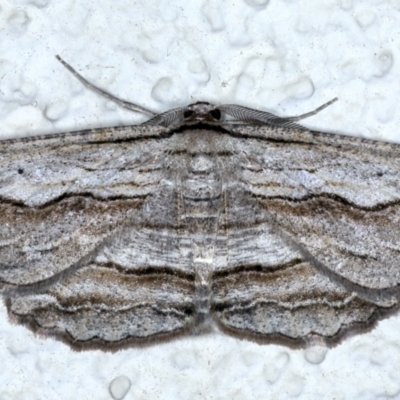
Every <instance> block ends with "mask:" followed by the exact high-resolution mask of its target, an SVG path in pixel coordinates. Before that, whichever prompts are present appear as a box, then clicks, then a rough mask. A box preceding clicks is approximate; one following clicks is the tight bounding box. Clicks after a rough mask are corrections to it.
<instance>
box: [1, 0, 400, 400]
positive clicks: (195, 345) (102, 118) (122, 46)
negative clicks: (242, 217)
mask: <svg viewBox="0 0 400 400" xmlns="http://www.w3.org/2000/svg"><path fill="white" fill-rule="evenodd" d="M55 54H60V55H61V56H62V57H63V58H64V59H65V60H66V61H68V62H69V63H71V64H72V65H73V66H74V67H75V68H77V69H78V70H79V71H80V73H82V74H83V75H84V76H85V77H86V78H88V79H90V80H91V81H92V82H94V83H96V84H97V85H99V86H101V87H103V88H105V89H107V90H108V91H110V92H112V93H113V94H115V95H118V96H119V97H121V98H125V99H128V100H130V101H133V102H136V103H138V104H140V105H142V106H144V107H147V108H150V109H152V110H154V111H165V110H167V109H169V108H171V107H178V106H182V105H185V104H188V103H192V102H195V101H198V100H205V101H210V102H214V103H237V104H241V105H245V106H249V107H255V108H259V109H264V110H266V111H270V112H274V113H277V114H279V115H296V114H301V113H304V112H307V111H310V110H312V109H314V108H315V107H317V106H319V105H320V104H322V103H324V102H326V101H328V100H330V99H331V98H333V97H335V96H338V97H339V102H337V103H335V104H334V105H333V106H331V107H330V108H328V109H327V110H325V111H323V112H322V113H321V114H319V115H318V116H315V117H313V118H310V119H309V120H306V121H305V122H304V124H305V125H307V126H310V127H313V128H315V129H320V130H325V131H333V132H340V133H344V134H354V135H359V136H364V137H368V138H375V139H381V140H392V141H397V142H400V131H399V127H400V109H399V103H400V101H399V100H400V69H399V66H398V62H399V58H400V57H399V56H400V3H398V2H397V1H393V0H392V1H389V0H388V1H372V0H364V1H362V2H361V1H354V2H353V1H351V0H342V1H340V0H337V1H334V0H318V1H315V0H309V1H305V0H303V1H301V0H300V1H294V0H270V1H268V0H242V1H236V0H233V1H221V0H214V1H212V0H208V1H206V0H203V1H198V2H188V1H184V0H163V1H160V0H157V1H154V0H147V1H145V2H136V1H132V0H114V1H102V0H98V1H96V2H91V1H81V2H79V1H73V0H64V1H60V0H58V1H56V0H1V2H0V125H1V129H0V133H1V136H2V137H16V136H26V135H34V134H37V133H51V132H62V131H68V130H79V129H85V128H88V127H100V126H113V125H122V124H130V123H138V122H141V121H143V120H144V117H142V116H139V115H137V114H134V113H131V112H128V111H125V110H122V109H120V108H118V107H116V106H115V105H114V104H112V103H111V102H109V101H107V100H105V99H103V98H100V97H98V96H97V95H95V94H93V93H91V92H90V91H88V90H86V89H85V88H84V87H83V86H82V85H81V84H80V83H79V82H78V81H77V80H75V78H74V77H73V76H72V75H71V74H69V73H68V72H67V71H66V70H65V69H64V68H63V67H62V66H61V64H60V63H58V62H57V60H56V59H55V58H54V55H55ZM0 312H1V313H0V318H1V321H0V360H1V366H0V371H1V372H0V400H11V399H12V400H14V399H29V400H31V399H40V400H42V399H61V400H63V399H80V400H83V399H112V398H115V399H122V398H124V399H135V400H136V399H174V400H179V399H215V400H217V399H228V398H229V399H246V400H248V399H267V398H271V399H272V398H273V399H288V398H289V399H290V398H300V399H319V398H324V399H375V398H378V397H379V398H382V397H383V398H400V373H399V365H400V316H396V317H392V318H390V319H387V320H385V321H382V322H381V323H379V325H378V327H377V328H375V329H374V330H373V331H371V332H370V333H367V334H363V335H359V336H355V337H352V338H350V339H348V340H346V341H344V342H343V343H342V344H341V345H339V346H337V347H335V348H334V349H329V350H328V349H323V348H320V347H314V348H310V349H307V350H290V349H287V348H284V347H281V346H275V345H267V346H260V345H257V344H254V343H250V342H245V341H238V340H236V339H232V338H230V337H227V336H223V335H222V334H221V335H218V334H213V335H209V336H206V337H196V338H193V337H192V338H190V337H189V338H186V339H181V340H176V341H173V342H171V343H167V344H162V345H156V346H152V347H148V348H144V349H129V350H124V351H120V352H118V353H116V354H109V353H103V352H101V351H86V352H83V353H76V352H73V351H71V350H70V349H69V348H68V347H67V346H66V345H64V344H63V343H60V342H56V341H54V340H52V339H41V338H38V337H35V336H34V335H33V334H32V333H31V332H30V331H28V330H27V329H25V328H23V327H20V326H16V325H11V324H10V323H9V322H8V320H7V315H6V310H5V307H4V306H1V309H0ZM124 396H125V397H124Z"/></svg>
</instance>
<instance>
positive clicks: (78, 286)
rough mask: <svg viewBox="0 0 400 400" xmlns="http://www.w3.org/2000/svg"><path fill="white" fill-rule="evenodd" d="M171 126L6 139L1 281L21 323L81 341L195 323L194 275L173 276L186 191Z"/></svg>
mask: <svg viewBox="0 0 400 400" xmlns="http://www.w3.org/2000/svg"><path fill="white" fill-rule="evenodd" d="M164 133H165V129H163V128H159V127H150V128H149V127H131V129H129V128H110V129H108V130H107V129H100V130H94V131H87V132H81V134H77V133H73V134H67V135H61V136H58V137H48V138H43V139H42V138H37V139H36V140H33V141H32V140H27V141H12V142H2V143H0V208H1V210H0V240H1V246H0V280H1V283H2V288H3V289H5V290H7V296H6V303H7V306H8V310H9V314H10V316H11V318H12V319H14V320H16V321H19V322H22V323H24V324H26V325H28V326H30V327H31V328H32V329H33V330H35V331H38V332H41V333H44V334H46V335H55V336H58V337H61V338H62V339H63V340H65V341H67V342H68V343H70V344H71V345H72V346H73V347H76V348H81V347H101V346H107V345H114V347H115V345H116V346H120V345H123V344H124V343H125V342H128V341H129V340H130V339H131V340H132V341H134V342H135V341H137V342H138V343H139V342H141V341H148V340H149V338H150V339H151V338H165V337H168V336H169V335H170V334H176V333H179V332H180V331H184V330H185V329H187V326H188V324H189V323H190V313H191V298H192V297H191V295H192V291H193V284H192V280H193V278H192V277H191V276H190V274H189V275H188V274H185V273H184V269H181V270H180V271H181V272H179V271H177V272H176V273H175V272H174V268H176V267H177V265H178V264H179V261H180V264H182V261H181V259H180V255H179V254H178V253H179V251H178V250H179V246H178V244H177V242H176V239H175V240H174V238H173V237H171V236H173V232H172V235H171V232H170V231H169V230H171V229H172V228H173V226H172V225H173V224H174V223H175V220H177V218H175V219H174V217H173V215H174V212H175V211H174V210H175V208H176V199H175V197H176V194H175V192H174V190H175V189H174V187H173V185H172V186H171V184H170V182H171V181H170V179H169V177H168V176H167V174H168V162H169V158H168V157H169V153H170V151H171V148H170V139H169V137H164V139H163V140H160V137H161V136H162V135H163V134H164ZM172 147H175V145H172ZM157 246H161V247H162V249H161V250H160V249H159V248H158V247H157ZM167 293H169V294H170V295H169V296H168V299H167V298H166V297H165V296H166V294H167Z"/></svg>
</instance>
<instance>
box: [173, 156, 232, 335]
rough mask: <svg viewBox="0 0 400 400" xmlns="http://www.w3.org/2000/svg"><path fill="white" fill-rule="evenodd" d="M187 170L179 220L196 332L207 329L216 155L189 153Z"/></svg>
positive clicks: (217, 202) (219, 203)
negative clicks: (185, 238)
mask: <svg viewBox="0 0 400 400" xmlns="http://www.w3.org/2000/svg"><path fill="white" fill-rule="evenodd" d="M186 165H187V170H186V172H185V173H184V174H183V176H182V180H181V200H182V214H181V221H182V226H183V227H184V231H185V234H187V236H188V237H189V240H190V247H191V264H192V269H193V271H194V274H195V283H194V284H195V299H194V306H195V316H194V318H195V320H194V326H195V330H194V331H195V332H201V331H203V330H206V329H208V321H210V319H209V317H208V316H209V310H210V298H211V277H212V272H213V265H214V260H215V250H216V249H215V248H216V240H217V232H218V227H219V225H220V216H221V214H222V211H223V204H224V203H223V190H222V180H221V175H220V170H219V168H217V159H216V157H215V155H213V154H209V153H202V152H199V153H195V154H193V153H192V154H189V156H188V158H187V164H186Z"/></svg>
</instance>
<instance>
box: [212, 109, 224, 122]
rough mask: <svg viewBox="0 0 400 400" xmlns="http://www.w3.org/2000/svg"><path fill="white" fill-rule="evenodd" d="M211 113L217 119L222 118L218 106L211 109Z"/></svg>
mask: <svg viewBox="0 0 400 400" xmlns="http://www.w3.org/2000/svg"><path fill="white" fill-rule="evenodd" d="M210 114H211V116H212V117H213V118H214V119H216V120H220V119H221V111H220V110H219V109H218V108H215V109H214V110H211V111H210Z"/></svg>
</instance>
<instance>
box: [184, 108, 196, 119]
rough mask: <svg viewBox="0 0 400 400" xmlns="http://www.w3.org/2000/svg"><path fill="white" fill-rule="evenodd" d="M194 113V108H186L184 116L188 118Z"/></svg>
mask: <svg viewBox="0 0 400 400" xmlns="http://www.w3.org/2000/svg"><path fill="white" fill-rule="evenodd" d="M193 114H194V112H193V111H192V110H186V111H185V112H184V113H183V118H185V119H187V118H189V117H191V116H192V115H193Z"/></svg>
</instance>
